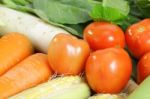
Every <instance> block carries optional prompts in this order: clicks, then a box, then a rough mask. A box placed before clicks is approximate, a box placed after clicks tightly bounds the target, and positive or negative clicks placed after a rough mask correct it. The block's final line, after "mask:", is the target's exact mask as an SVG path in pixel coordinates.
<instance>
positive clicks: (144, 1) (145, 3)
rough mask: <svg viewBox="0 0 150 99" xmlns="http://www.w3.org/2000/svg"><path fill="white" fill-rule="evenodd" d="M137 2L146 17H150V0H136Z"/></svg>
mask: <svg viewBox="0 0 150 99" xmlns="http://www.w3.org/2000/svg"><path fill="white" fill-rule="evenodd" d="M135 3H136V5H137V7H138V8H139V10H140V11H141V13H142V14H143V16H144V17H150V13H149V12H150V0H136V1H135Z"/></svg>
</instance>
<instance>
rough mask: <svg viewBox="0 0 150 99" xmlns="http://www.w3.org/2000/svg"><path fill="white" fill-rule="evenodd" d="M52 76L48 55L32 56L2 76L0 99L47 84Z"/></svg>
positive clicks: (0, 78)
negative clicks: (43, 83)
mask: <svg viewBox="0 0 150 99" xmlns="http://www.w3.org/2000/svg"><path fill="white" fill-rule="evenodd" d="M51 75H52V71H51V69H50V66H49V63H48V59H47V55H45V54H42V53H37V54H34V55H31V56H29V57H27V58H26V59H24V60H23V61H22V62H20V63H19V64H17V65H16V66H15V67H13V68H12V69H10V70H9V71H8V72H6V73H5V74H4V75H2V76H0V99H6V98H7V97H9V96H12V95H14V94H16V93H19V92H21V91H23V90H25V89H27V88H30V87H33V86H36V85H37V84H40V83H42V82H45V81H46V80H48V79H49V78H50V77H51Z"/></svg>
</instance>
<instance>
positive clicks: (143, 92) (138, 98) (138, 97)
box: [127, 76, 150, 99]
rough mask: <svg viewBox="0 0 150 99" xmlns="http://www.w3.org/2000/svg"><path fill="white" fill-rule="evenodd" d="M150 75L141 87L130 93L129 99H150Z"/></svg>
mask: <svg viewBox="0 0 150 99" xmlns="http://www.w3.org/2000/svg"><path fill="white" fill-rule="evenodd" d="M149 92H150V76H148V77H147V78H146V79H145V80H144V81H143V82H142V83H141V84H140V85H139V87H138V88H137V89H136V90H135V91H134V92H133V93H132V94H130V95H129V96H128V97H127V99H149V98H150V94H149Z"/></svg>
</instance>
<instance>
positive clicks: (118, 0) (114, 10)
mask: <svg viewBox="0 0 150 99" xmlns="http://www.w3.org/2000/svg"><path fill="white" fill-rule="evenodd" d="M129 10H130V9H129V5H128V2H127V1H125V0H103V2H102V3H97V4H96V5H95V6H94V7H93V9H92V11H91V12H90V16H91V17H92V18H93V19H94V20H96V21H97V20H98V21H99V20H105V21H111V22H113V21H117V20H121V19H124V18H126V16H127V15H128V13H129Z"/></svg>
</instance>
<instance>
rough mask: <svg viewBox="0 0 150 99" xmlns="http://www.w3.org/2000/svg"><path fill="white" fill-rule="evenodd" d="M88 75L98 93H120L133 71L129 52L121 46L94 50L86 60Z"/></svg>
mask: <svg viewBox="0 0 150 99" xmlns="http://www.w3.org/2000/svg"><path fill="white" fill-rule="evenodd" d="M85 69H86V77H87V81H88V83H89V85H90V86H91V88H92V89H93V90H94V91H95V92H97V93H119V92H120V91H121V90H122V89H123V88H124V87H125V85H126V84H127V82H128V80H129V79H130V75H131V72H132V63H131V59H130V57H129V55H128V53H127V52H126V51H125V50H124V49H121V48H107V49H104V50H97V51H95V52H93V53H92V54H91V55H90V56H89V58H88V60H87V62H86V68H85Z"/></svg>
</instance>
